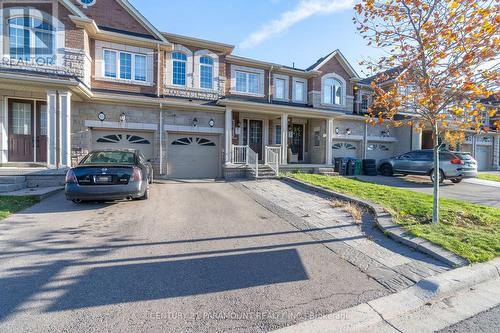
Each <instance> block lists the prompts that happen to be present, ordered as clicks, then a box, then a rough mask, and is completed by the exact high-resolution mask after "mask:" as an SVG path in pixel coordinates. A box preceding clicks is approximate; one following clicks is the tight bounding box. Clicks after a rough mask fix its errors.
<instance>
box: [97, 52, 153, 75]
mask: <svg viewBox="0 0 500 333" xmlns="http://www.w3.org/2000/svg"><path fill="white" fill-rule="evenodd" d="M103 59H104V66H103V67H104V77H107V78H112V79H120V80H126V81H139V82H146V70H147V69H146V56H145V55H143V54H134V53H129V52H120V51H114V50H104V56H103Z"/></svg>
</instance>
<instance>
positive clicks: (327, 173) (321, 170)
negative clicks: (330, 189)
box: [314, 168, 339, 177]
mask: <svg viewBox="0 0 500 333" xmlns="http://www.w3.org/2000/svg"><path fill="white" fill-rule="evenodd" d="M314 173H316V174H319V175H323V176H332V177H334V176H338V175H339V173H338V172H335V169H334V168H315V169H314Z"/></svg>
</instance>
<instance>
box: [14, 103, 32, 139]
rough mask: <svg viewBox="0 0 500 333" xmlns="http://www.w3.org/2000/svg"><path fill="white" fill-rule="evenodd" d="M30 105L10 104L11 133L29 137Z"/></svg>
mask: <svg viewBox="0 0 500 333" xmlns="http://www.w3.org/2000/svg"><path fill="white" fill-rule="evenodd" d="M31 122H32V119H31V104H27V103H13V104H12V133H13V134H20V135H31Z"/></svg>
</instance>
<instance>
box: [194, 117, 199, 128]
mask: <svg viewBox="0 0 500 333" xmlns="http://www.w3.org/2000/svg"><path fill="white" fill-rule="evenodd" d="M196 126H198V119H196V118H194V119H193V127H196Z"/></svg>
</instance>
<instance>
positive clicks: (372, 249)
mask: <svg viewBox="0 0 500 333" xmlns="http://www.w3.org/2000/svg"><path fill="white" fill-rule="evenodd" d="M241 184H242V185H243V186H244V187H246V188H247V189H248V190H250V191H251V192H252V193H254V196H255V197H254V200H257V201H258V200H259V197H262V198H264V199H265V200H266V201H268V202H271V203H273V205H274V206H273V207H266V208H268V209H270V210H271V211H273V210H276V209H280V210H282V211H277V212H276V213H277V214H278V215H280V216H286V215H287V214H292V215H293V216H295V217H296V219H294V220H293V221H289V222H290V223H292V224H294V226H295V227H297V228H298V229H301V230H306V229H310V228H311V227H312V228H321V229H323V231H321V233H320V232H317V233H314V234H310V236H312V237H314V238H315V239H318V240H327V239H331V237H332V236H333V237H334V238H336V239H343V241H341V242H325V243H324V245H325V246H326V247H328V248H329V249H330V250H332V251H333V252H335V253H337V254H338V255H340V256H341V257H342V259H344V260H346V261H348V262H350V263H351V264H353V265H354V266H356V267H358V268H359V269H360V270H361V271H363V272H364V273H366V274H367V275H368V276H370V277H372V278H373V279H375V280H377V281H378V282H379V283H380V284H382V285H383V286H385V287H386V288H388V289H389V290H391V291H400V290H403V289H406V288H407V287H409V286H411V285H414V284H415V283H417V282H418V281H420V280H422V279H424V278H428V277H431V276H433V275H436V274H439V273H442V272H445V271H447V270H449V269H450V268H451V267H450V266H448V265H446V264H445V263H443V262H440V261H438V260H436V259H434V258H431V257H430V256H428V255H426V254H423V253H421V252H418V251H416V250H414V249H412V248H410V247H408V246H406V245H403V244H400V243H397V242H395V241H393V240H392V239H390V238H389V237H387V236H386V235H384V234H383V233H382V232H381V231H379V230H378V229H377V228H376V227H375V225H374V221H373V219H372V216H371V215H370V214H368V213H365V214H364V216H363V221H362V222H360V223H358V222H356V221H354V219H353V218H352V216H350V215H349V214H348V213H347V212H346V211H345V210H344V209H343V208H333V207H332V206H331V202H330V200H329V199H327V198H323V197H321V196H318V195H317V194H316V193H313V192H310V191H308V190H307V189H305V188H301V189H300V190H298V189H295V188H294V187H293V186H291V185H290V184H287V183H284V182H282V181H278V180H269V181H247V182H242V183H241ZM262 204H263V205H264V204H265V203H262Z"/></svg>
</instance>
